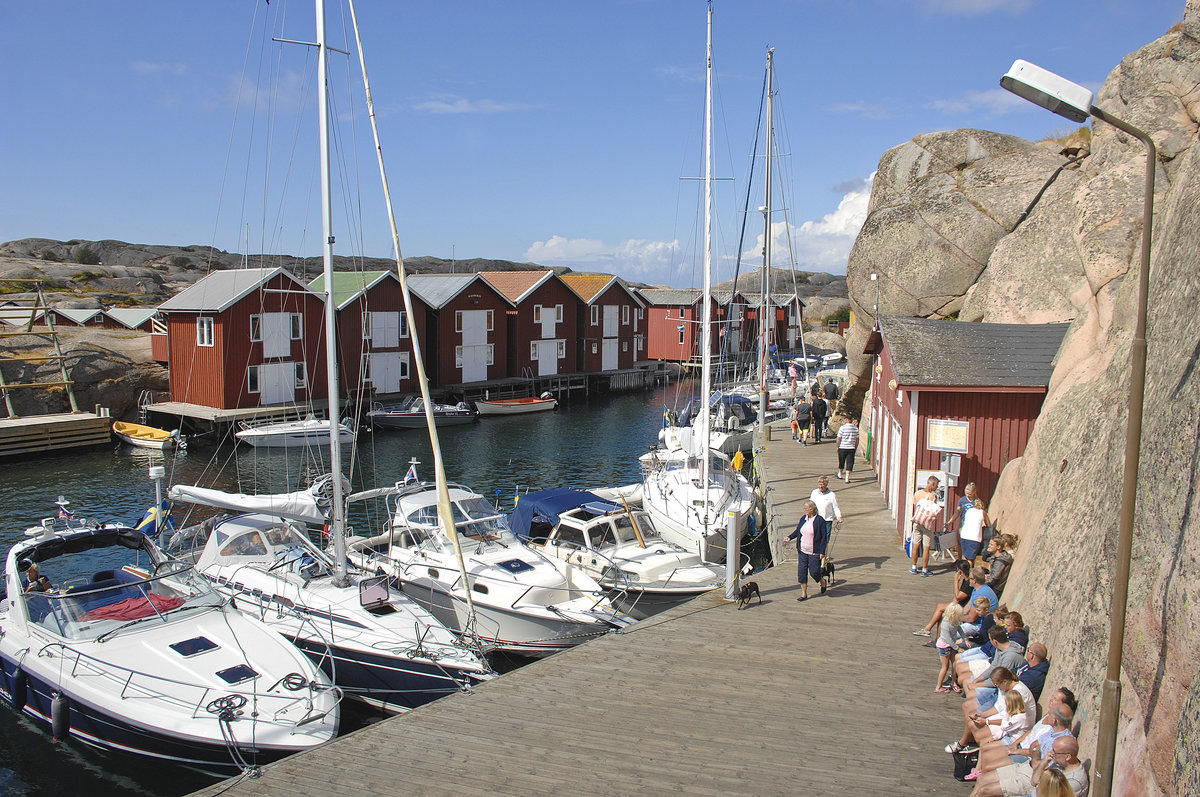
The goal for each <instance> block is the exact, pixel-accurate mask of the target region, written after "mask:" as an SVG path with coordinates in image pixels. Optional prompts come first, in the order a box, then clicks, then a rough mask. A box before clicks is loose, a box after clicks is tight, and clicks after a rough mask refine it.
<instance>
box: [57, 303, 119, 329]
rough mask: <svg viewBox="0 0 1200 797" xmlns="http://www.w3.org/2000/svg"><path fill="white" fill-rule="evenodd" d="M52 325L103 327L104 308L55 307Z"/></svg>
mask: <svg viewBox="0 0 1200 797" xmlns="http://www.w3.org/2000/svg"><path fill="white" fill-rule="evenodd" d="M50 312H52V313H53V314H54V325H55V326H64V327H104V326H106V325H105V323H104V321H105V315H104V310H103V309H101V308H99V307H55V308H52V309H51V310H50Z"/></svg>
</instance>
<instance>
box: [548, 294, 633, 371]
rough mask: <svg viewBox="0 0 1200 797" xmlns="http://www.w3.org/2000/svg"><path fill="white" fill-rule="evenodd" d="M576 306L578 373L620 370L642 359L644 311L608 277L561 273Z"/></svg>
mask: <svg viewBox="0 0 1200 797" xmlns="http://www.w3.org/2000/svg"><path fill="white" fill-rule="evenodd" d="M562 280H563V282H565V283H566V284H567V285H568V286H570V288H571V290H572V291H573V292H574V293H575V295H576V296H577V297H578V301H579V303H580V308H579V321H578V325H577V327H576V329H577V330H578V336H577V338H576V340H577V341H578V345H579V349H580V352H579V368H580V370H582V371H587V372H591V373H594V372H597V371H623V370H628V369H630V368H633V364H634V363H635V362H637V361H638V360H641V359H643V358H644V357H645V356H646V318H645V315H646V313H645V308H644V306H643V305H642V301H641V299H639V298H638V296H637V294H635V293H634V292H633V291H632V290H630V289H629V287H628V286H626V285H625V283H624V282H622V281H621V280H620V279H618V278H617V277H613V276H610V275H608V274H564V275H563V277H562Z"/></svg>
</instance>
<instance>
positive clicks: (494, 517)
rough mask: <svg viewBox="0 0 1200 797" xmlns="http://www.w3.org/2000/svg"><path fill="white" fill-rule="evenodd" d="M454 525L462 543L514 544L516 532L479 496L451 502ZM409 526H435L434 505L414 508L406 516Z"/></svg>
mask: <svg viewBox="0 0 1200 797" xmlns="http://www.w3.org/2000/svg"><path fill="white" fill-rule="evenodd" d="M450 507H451V515H452V517H453V518H454V526H455V528H457V529H458V534H459V537H461V538H462V541H463V542H464V543H475V544H476V545H479V544H482V543H493V542H502V543H504V544H505V545H515V544H517V538H516V535H514V534H513V533H512V530H511V529H509V527H508V524H507V523H505V522H504V517H503V516H502V515H501V514H500V512H499V510H497V509H496V507H494V506H492V504H491V502H490V501H488V500H487V499H486V498H484V497H483V496H481V495H475V496H470V497H468V498H463V499H460V500H458V501H454V502H452V503H451V504H450ZM405 520H406V521H408V524H409V525H410V526H424V527H427V528H428V527H433V528H437V527H438V514H437V504H426V505H424V506H420V507H417V508H416V509H414V510H413V511H411V512H409V513H408V515H406V516H405Z"/></svg>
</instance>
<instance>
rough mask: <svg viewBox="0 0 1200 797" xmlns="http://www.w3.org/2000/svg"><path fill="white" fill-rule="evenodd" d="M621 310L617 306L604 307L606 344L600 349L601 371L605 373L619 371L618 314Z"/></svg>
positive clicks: (608, 305) (607, 305)
mask: <svg viewBox="0 0 1200 797" xmlns="http://www.w3.org/2000/svg"><path fill="white" fill-rule="evenodd" d="M619 311H620V308H619V307H618V306H617V305H615V304H606V305H604V332H603V335H604V342H603V344H602V347H601V349H600V369H601V370H603V371H615V370H617V313H618V312H619Z"/></svg>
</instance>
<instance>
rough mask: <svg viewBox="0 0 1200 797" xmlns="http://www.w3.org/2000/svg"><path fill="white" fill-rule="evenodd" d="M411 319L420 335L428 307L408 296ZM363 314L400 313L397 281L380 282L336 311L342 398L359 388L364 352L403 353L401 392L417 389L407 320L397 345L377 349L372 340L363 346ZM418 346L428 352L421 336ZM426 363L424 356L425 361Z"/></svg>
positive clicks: (401, 329)
mask: <svg viewBox="0 0 1200 797" xmlns="http://www.w3.org/2000/svg"><path fill="white" fill-rule="evenodd" d="M412 301H413V316H414V318H413V320H414V321H415V322H416V325H417V332H418V334H421V335H422V336H423V334H424V330H425V314H426V312H427V311H428V308H427V307H426V306H425V303H424V302H422V301H421V300H420V299H418V298H417V297H416V296H415V295H413V296H412ZM364 312H376V313H381V312H393V313H395V312H399V313H402V312H404V293H403V291H401V289H400V283H399V281H398V280H393V279H383V280H381V281H380V282H378V283H376V284H375V285H374V286H373V287H372V288H371V289H370V290H369V291H367V293H365V294H364V295H362V296H359V297H358V299H356V300H355V301H353V302H351V303H350V304H348V305H346V306H345V307H343V308H342V309H341V310H339V311H338V351H339V355H338V357H339V359H340V362H339V363H338V366H339V367H338V371H339V373H340V374H341V387H342V395H343V396H349V395H350V394H351V393H353V392H355V391H357V390H358V388H359V384H360V381H359V377H360V374H361V368H360V366H361V361H362V355H363V354H364V353H367V352H387V351H402V352H403V351H406V352H408V353H409V356H408V379H402V380H400V391H401V392H402V393H410V392H411V393H415V392H417V391H418V390H419V389H420V388H418V387H417V368H416V360H415V359H414V355H413V347H412V338H411V337H410V336H409V332H408V321H407V319H405V322H404V323H403V324H401V326H400V345H399V346H397V347H395V348H391V347H382V346H377V345H375V344H374V342H373V341H372V342H371V344H370V345H369V346H364V343H365V341H364V340H363V336H362V330H363V322H362V317H363V313H364ZM421 346H422V348H423V349H425V350H426V351H429V342H428V341H426V340H425V339H424V337H422V339H421ZM426 362H428V357H427V358H426Z"/></svg>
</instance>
